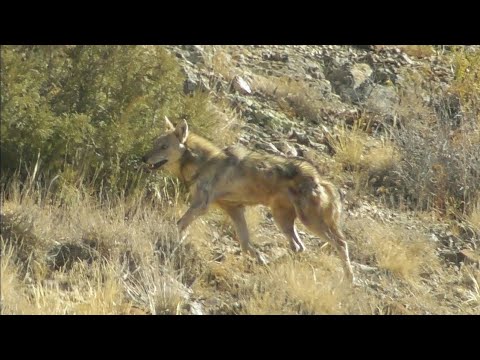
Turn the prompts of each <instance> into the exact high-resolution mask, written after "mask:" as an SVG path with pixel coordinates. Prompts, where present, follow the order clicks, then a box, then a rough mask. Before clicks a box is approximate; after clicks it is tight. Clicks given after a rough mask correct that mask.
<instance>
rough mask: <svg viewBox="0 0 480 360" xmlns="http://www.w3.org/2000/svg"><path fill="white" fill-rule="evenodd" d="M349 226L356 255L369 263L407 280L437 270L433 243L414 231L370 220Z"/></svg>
mask: <svg viewBox="0 0 480 360" xmlns="http://www.w3.org/2000/svg"><path fill="white" fill-rule="evenodd" d="M350 226H351V227H353V226H355V229H353V228H352V231H354V233H355V234H356V236H357V237H358V238H359V243H357V244H356V245H357V246H358V248H359V249H361V250H359V251H361V255H360V258H362V260H363V261H364V262H366V263H368V264H369V265H373V266H377V267H379V268H380V269H383V270H386V271H388V272H389V273H391V274H392V275H393V276H395V277H397V278H399V279H402V280H405V281H408V282H411V283H418V282H419V281H420V280H421V277H422V276H423V274H427V273H428V274H433V273H435V272H437V271H439V270H440V263H439V259H438V257H437V256H436V252H435V247H434V244H433V243H432V242H431V241H429V240H428V238H427V237H426V235H425V234H422V233H421V232H419V231H418V230H414V229H408V228H406V227H404V226H401V225H387V224H382V223H380V222H378V221H374V220H365V221H360V220H357V221H355V222H353V223H352V224H350Z"/></svg>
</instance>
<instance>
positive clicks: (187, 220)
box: [177, 191, 209, 234]
mask: <svg viewBox="0 0 480 360" xmlns="http://www.w3.org/2000/svg"><path fill="white" fill-rule="evenodd" d="M208 205H209V201H208V193H207V192H206V191H197V192H195V195H194V198H193V199H192V204H191V205H190V208H189V209H188V210H187V211H186V212H185V214H183V216H182V217H181V218H180V220H178V222H177V227H178V231H179V233H180V234H182V233H183V232H184V231H185V229H186V228H187V227H188V226H189V225H190V224H191V223H192V222H193V221H194V220H195V219H196V218H197V217H199V216H202V215H203V214H205V213H206V212H207V210H208Z"/></svg>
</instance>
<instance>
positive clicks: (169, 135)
mask: <svg viewBox="0 0 480 360" xmlns="http://www.w3.org/2000/svg"><path fill="white" fill-rule="evenodd" d="M165 124H166V128H167V132H166V134H163V135H162V136H160V137H159V138H157V139H155V140H154V141H153V146H152V150H151V151H149V152H148V153H147V154H145V156H143V157H142V161H143V162H144V163H146V164H147V166H148V169H150V170H156V169H159V168H160V167H161V166H163V165H165V164H166V163H167V162H170V163H173V162H175V161H178V160H180V158H181V157H182V155H183V153H184V152H185V141H187V137H188V124H187V122H186V121H185V120H182V121H180V122H179V123H178V124H177V126H176V127H175V126H173V124H172V123H171V122H170V120H168V118H167V117H166V116H165Z"/></svg>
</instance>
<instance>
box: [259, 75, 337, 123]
mask: <svg viewBox="0 0 480 360" xmlns="http://www.w3.org/2000/svg"><path fill="white" fill-rule="evenodd" d="M252 89H254V90H255V91H258V92H260V93H262V94H264V95H266V96H268V97H270V98H271V99H272V100H274V101H275V102H276V104H277V106H278V107H279V108H280V110H281V111H282V112H283V113H284V114H285V115H287V116H288V117H296V118H300V119H301V118H304V119H306V120H309V121H313V122H318V121H319V117H320V115H321V113H322V112H323V111H326V110H328V109H331V108H332V105H331V104H330V103H329V102H327V101H325V100H323V99H322V97H321V93H320V92H319V91H318V90H316V89H314V88H312V87H311V86H309V85H308V84H307V83H306V82H304V81H301V80H293V79H292V78H290V77H274V76H269V77H265V76H261V75H254V76H252Z"/></svg>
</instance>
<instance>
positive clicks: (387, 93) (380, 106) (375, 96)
mask: <svg viewBox="0 0 480 360" xmlns="http://www.w3.org/2000/svg"><path fill="white" fill-rule="evenodd" d="M397 103H398V95H397V93H396V91H395V89H394V88H393V87H391V86H383V85H377V86H375V87H374V88H373V89H372V91H371V92H370V94H369V96H368V99H367V101H366V106H367V108H368V109H369V110H370V111H373V112H376V113H379V114H392V113H394V112H395V106H396V104H397Z"/></svg>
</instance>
